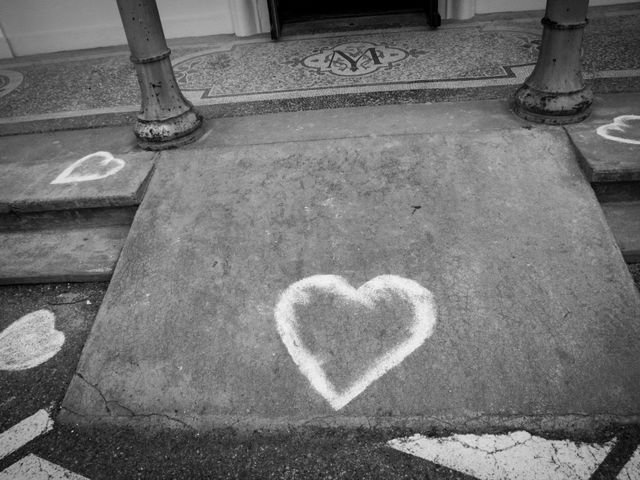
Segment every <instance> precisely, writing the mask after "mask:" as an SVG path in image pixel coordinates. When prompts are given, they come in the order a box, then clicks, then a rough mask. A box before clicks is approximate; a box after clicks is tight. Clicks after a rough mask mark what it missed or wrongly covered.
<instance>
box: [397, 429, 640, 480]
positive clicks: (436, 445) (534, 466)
mask: <svg viewBox="0 0 640 480" xmlns="http://www.w3.org/2000/svg"><path fill="white" fill-rule="evenodd" d="M614 443H615V440H611V441H609V442H607V443H605V444H603V445H599V444H585V443H575V442H571V441H569V440H546V439H544V438H541V437H536V436H533V435H531V434H529V433H527V432H523V431H518V432H512V433H510V434H508V435H452V436H450V437H445V438H428V437H425V436H423V435H413V436H412V437H407V438H398V439H394V440H391V441H389V442H388V445H389V446H390V447H392V448H394V449H396V450H399V451H401V452H404V453H409V454H411V455H415V456H417V457H420V458H424V459H425V460H429V461H430V462H434V463H438V464H440V465H443V466H445V467H447V468H451V469H453V470H457V471H459V472H462V473H465V474H467V475H472V476H474V477H477V478H478V479H480V480H495V479H505V478H508V479H513V480H535V479H540V478H553V479H557V480H565V479H566V480H582V479H584V480H587V479H588V478H589V477H591V475H592V474H593V473H594V472H595V470H596V469H597V468H598V466H599V465H600V464H601V463H602V461H603V460H604V459H605V457H606V456H607V454H608V453H609V452H610V451H611V449H612V448H613V444H614ZM623 478H624V477H623ZM631 478H638V477H631Z"/></svg>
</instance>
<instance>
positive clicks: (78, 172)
mask: <svg viewBox="0 0 640 480" xmlns="http://www.w3.org/2000/svg"><path fill="white" fill-rule="evenodd" d="M124 166H125V161H124V160H122V159H120V158H115V157H114V156H113V155H112V154H110V153H109V152H95V153H92V154H91V155H87V156H86V157H82V158H81V159H80V160H77V161H76V162H73V163H72V164H71V165H69V166H68V167H67V168H65V169H64V170H63V171H62V173H61V174H60V175H58V176H57V177H56V178H55V179H54V180H53V181H52V182H51V183H52V184H61V183H76V182H88V181H91V180H100V179H103V178H106V177H110V176H111V175H114V174H116V173H118V172H119V171H120V170H122V169H123V168H124Z"/></svg>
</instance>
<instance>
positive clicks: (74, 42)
mask: <svg viewBox="0 0 640 480" xmlns="http://www.w3.org/2000/svg"><path fill="white" fill-rule="evenodd" d="M225 13H227V12H226V11H225ZM162 25H163V29H164V33H165V36H166V37H167V38H181V37H200V36H207V35H217V34H223V33H233V26H232V25H231V21H230V19H229V18H228V14H227V15H214V14H209V15H206V16H202V15H200V16H196V15H192V16H184V17H166V18H165V17H163V18H162ZM2 40H3V39H1V38H0V55H1V54H2ZM126 43H127V39H126V37H125V35H124V30H123V28H122V24H120V23H113V24H105V25H94V26H90V27H76V26H74V27H72V28H69V29H64V30H49V31H39V32H25V33H16V34H14V35H12V37H11V46H12V47H13V50H14V52H15V54H16V56H23V55H35V54H39V53H52V52H60V51H65V50H79V49H85V48H97V47H108V46H113V45H124V44H126ZM7 47H8V46H7ZM9 53H11V52H10V51H9ZM0 58H2V57H1V56H0ZM6 58H11V56H9V57H6Z"/></svg>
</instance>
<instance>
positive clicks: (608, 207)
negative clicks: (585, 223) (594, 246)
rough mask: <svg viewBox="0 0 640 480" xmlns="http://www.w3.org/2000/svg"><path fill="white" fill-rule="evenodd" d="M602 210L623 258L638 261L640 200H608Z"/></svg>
mask: <svg viewBox="0 0 640 480" xmlns="http://www.w3.org/2000/svg"><path fill="white" fill-rule="evenodd" d="M602 210H603V211H604V215H605V217H606V218H607V222H608V223H609V226H610V227H611V231H612V232H613V236H614V237H615V239H616V241H617V242H618V246H619V247H620V251H621V252H622V255H623V256H624V259H625V260H626V261H627V262H629V263H638V262H640V202H609V203H603V204H602Z"/></svg>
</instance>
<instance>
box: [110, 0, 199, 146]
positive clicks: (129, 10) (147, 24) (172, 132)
mask: <svg viewBox="0 0 640 480" xmlns="http://www.w3.org/2000/svg"><path fill="white" fill-rule="evenodd" d="M117 2H118V10H119V11H120V17H121V18H122V25H123V26H124V31H125V34H126V35H127V42H128V43H129V49H130V50H131V61H132V62H133V63H134V65H135V68H136V73H137V74H138V83H139V84H140V92H141V94H142V107H141V109H140V113H138V120H137V121H136V124H135V126H134V128H133V130H134V132H135V134H136V136H137V137H138V144H139V145H140V146H141V147H142V148H144V149H146V150H163V149H166V148H173V147H177V146H180V145H184V144H185V143H189V142H191V141H193V140H195V138H196V135H195V132H196V130H198V128H199V127H200V126H201V125H202V117H201V116H200V114H199V113H198V112H197V111H196V110H195V109H194V108H193V105H191V103H189V102H188V101H187V100H186V99H185V98H184V96H183V95H182V92H181V91H180V88H179V87H178V84H177V83H176V79H175V76H174V74H173V67H172V66H171V60H170V58H169V55H170V54H171V50H169V48H168V47H167V42H166V40H165V38H164V32H163V31H162V24H161V23H160V14H159V13H158V7H157V5H156V1H155V0H135V1H134V0H117Z"/></svg>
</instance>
